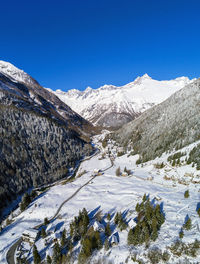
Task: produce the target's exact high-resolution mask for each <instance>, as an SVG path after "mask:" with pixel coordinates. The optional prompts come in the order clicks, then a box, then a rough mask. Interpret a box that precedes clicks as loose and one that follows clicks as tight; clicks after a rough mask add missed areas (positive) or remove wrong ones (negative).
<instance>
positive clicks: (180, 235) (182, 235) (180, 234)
mask: <svg viewBox="0 0 200 264" xmlns="http://www.w3.org/2000/svg"><path fill="white" fill-rule="evenodd" d="M183 237H184V232H183V229H181V231H180V232H179V238H181V239H182V238H183Z"/></svg>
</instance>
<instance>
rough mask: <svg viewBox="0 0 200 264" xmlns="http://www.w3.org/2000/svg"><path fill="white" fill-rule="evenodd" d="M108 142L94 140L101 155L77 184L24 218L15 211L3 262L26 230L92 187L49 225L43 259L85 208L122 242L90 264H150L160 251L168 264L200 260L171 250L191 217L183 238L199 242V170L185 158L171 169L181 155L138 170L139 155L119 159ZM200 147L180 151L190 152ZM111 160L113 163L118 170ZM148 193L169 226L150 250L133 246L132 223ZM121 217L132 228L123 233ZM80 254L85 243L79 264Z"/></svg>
mask: <svg viewBox="0 0 200 264" xmlns="http://www.w3.org/2000/svg"><path fill="white" fill-rule="evenodd" d="M103 138H104V135H100V136H97V137H96V138H95V139H94V143H95V144H96V146H98V147H99V149H100V153H98V154H97V155H95V156H93V157H92V158H91V159H89V160H86V161H83V162H82V163H81V165H80V167H79V170H78V172H77V173H76V175H77V177H76V178H75V179H74V180H73V181H71V182H66V181H64V182H63V183H60V184H58V185H55V186H53V187H51V188H50V189H48V190H46V191H44V192H43V193H42V194H40V195H39V196H38V197H37V198H36V199H35V200H34V201H33V202H32V203H31V204H30V205H29V206H28V208H27V209H26V210H25V211H24V212H22V213H20V210H19V209H17V210H16V211H14V212H13V215H12V216H10V218H9V219H10V220H11V218H12V220H11V221H12V223H11V224H9V225H8V226H7V227H5V228H3V230H2V233H1V236H0V263H6V253H7V251H8V250H9V248H10V247H11V246H12V244H14V243H15V242H16V241H17V240H18V239H19V238H20V237H21V236H22V233H23V232H24V231H25V230H26V229H28V228H30V227H35V226H37V225H38V224H41V223H42V222H43V221H44V218H45V217H47V218H48V219H50V218H51V217H52V216H53V215H54V214H55V213H56V211H57V209H58V208H59V206H60V204H62V202H63V201H64V200H66V199H67V198H68V197H70V196H71V195H72V194H73V193H75V192H76V191H77V190H78V189H79V188H80V187H81V186H83V185H84V184H85V183H87V182H88V184H87V185H86V186H84V187H83V188H82V189H81V190H80V191H79V192H78V193H77V194H76V195H75V196H74V197H73V198H72V199H70V200H69V201H68V202H67V203H65V204H64V205H63V207H62V208H61V210H60V212H59V215H58V217H57V218H56V219H54V220H52V222H51V223H50V224H49V225H48V226H47V229H48V230H50V229H51V230H54V231H53V232H50V231H48V232H49V233H48V232H47V237H46V240H48V241H49V242H47V243H46V244H45V239H43V238H42V237H40V238H39V239H38V240H37V241H36V246H37V249H38V251H39V254H40V255H41V257H42V259H45V258H46V255H50V256H51V255H52V254H53V245H54V243H55V234H57V240H58V241H60V238H59V235H60V234H61V231H63V230H64V228H65V229H66V231H67V232H66V233H67V237H68V238H69V237H70V223H71V221H72V220H73V218H74V216H77V215H78V214H79V211H80V210H82V209H83V208H86V209H87V211H88V213H89V217H90V219H92V217H94V216H95V215H97V214H99V215H100V216H101V223H102V224H103V225H104V226H105V225H106V223H107V222H110V227H111V234H110V236H109V237H108V239H111V238H112V236H113V235H114V234H115V235H116V234H117V237H118V241H117V243H115V244H113V245H112V246H110V248H109V249H107V250H106V249H105V247H104V246H103V247H102V249H100V250H98V251H94V252H93V254H92V257H91V259H90V262H89V263H97V262H98V261H100V260H101V261H102V263H114V264H120V263H134V261H133V259H135V261H136V262H135V263H138V261H139V260H141V261H142V260H143V262H140V263H151V262H150V260H149V258H148V252H150V251H151V250H152V249H155V248H156V247H157V248H159V250H162V251H163V252H164V251H165V250H166V251H167V252H168V253H169V256H170V259H169V260H168V262H167V263H180V262H179V261H182V262H181V263H186V262H184V261H186V260H185V259H188V262H187V263H197V262H199V261H200V256H199V254H197V255H195V256H193V257H192V256H191V254H189V253H187V252H186V253H187V254H186V253H185V252H183V253H182V254H180V256H178V255H176V254H175V253H174V254H173V252H172V251H173V250H172V249H170V246H172V244H173V243H175V242H176V241H177V239H179V233H180V231H181V229H182V227H183V225H184V222H185V220H186V219H187V217H190V219H191V222H192V227H191V229H190V230H184V237H183V238H182V239H181V241H183V242H184V243H186V244H188V243H192V242H194V241H195V239H199V237H200V233H199V232H200V231H199V225H200V218H199V216H198V214H197V209H198V208H199V202H200V192H199V191H200V189H199V183H200V173H199V171H198V170H196V168H195V167H192V165H191V164H190V165H187V164H185V158H186V155H185V156H183V157H181V164H180V165H175V166H172V165H171V164H170V163H169V162H168V161H167V158H168V156H169V155H171V154H173V153H175V152H176V151H174V152H173V153H168V154H166V153H165V154H163V155H162V156H161V157H160V158H157V159H155V160H153V161H149V162H147V163H144V164H140V165H136V160H137V159H138V155H135V156H131V155H129V154H125V155H122V156H120V157H118V156H117V152H116V151H115V147H114V146H113V144H112V143H110V144H108V145H107V147H106V148H103V147H102V144H101V141H102V139H103ZM197 143H198V142H197ZM197 143H194V144H192V145H190V146H188V147H186V148H184V149H183V150H181V151H182V152H186V153H189V151H190V150H191V149H192V148H193V147H194V145H195V144H197ZM109 153H110V154H109ZM110 158H111V159H114V161H113V166H112V163H111V160H110ZM161 163H163V164H164V166H163V167H162V168H159V166H158V164H161ZM119 167H120V169H121V172H122V173H121V175H120V176H116V170H117V168H119ZM125 167H126V168H127V170H131V172H130V173H129V174H130V175H128V174H127V173H124V172H123V171H124V168H125ZM99 170H101V172H100V171H99ZM104 170H105V171H104ZM98 171H99V175H98V176H96V177H95V178H93V179H92V176H94V174H95V173H96V174H98V173H97V172H98ZM83 172H84V173H83ZM80 175H81V176H80ZM186 190H189V197H188V198H184V193H185V191H186ZM145 193H146V195H149V199H150V201H151V202H153V203H158V204H160V205H161V206H162V210H163V212H164V215H165V222H164V224H163V225H162V226H161V228H160V230H159V232H158V238H157V239H156V241H151V242H150V243H149V245H148V247H145V245H144V244H143V245H138V246H132V245H128V244H127V236H128V232H129V230H130V225H129V223H131V222H132V219H135V218H136V216H137V212H136V210H135V207H136V204H137V203H138V202H139V203H140V202H142V198H143V195H144V194H145ZM117 212H121V213H122V215H123V218H124V221H125V223H126V224H127V226H126V228H125V229H124V230H122V231H121V230H120V228H118V227H117V226H116V225H115V223H114V218H115V214H116V213H117ZM108 213H109V214H110V215H111V219H110V220H108V219H107V214H108ZM15 215H16V216H15ZM101 238H102V241H105V234H104V233H103V232H102V233H101ZM25 249H26V250H27V251H24V252H25V253H24V256H26V257H27V259H28V260H29V261H33V258H32V251H31V250H30V249H31V248H30V246H29V245H28V243H24V242H23V250H25ZM80 249H81V244H80V242H78V243H76V244H75V245H74V247H73V249H72V252H71V261H72V263H78V260H77V259H78V254H79V253H80ZM29 250H30V251H29ZM27 252H28V253H27ZM161 262H162V261H161ZM163 263H164V262H163Z"/></svg>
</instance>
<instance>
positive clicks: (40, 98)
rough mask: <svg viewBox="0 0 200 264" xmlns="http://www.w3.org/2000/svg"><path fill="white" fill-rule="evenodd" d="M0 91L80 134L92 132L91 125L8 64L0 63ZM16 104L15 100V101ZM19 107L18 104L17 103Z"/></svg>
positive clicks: (23, 73)
mask: <svg viewBox="0 0 200 264" xmlns="http://www.w3.org/2000/svg"><path fill="white" fill-rule="evenodd" d="M0 91H7V93H10V94H13V95H15V96H18V99H19V98H20V100H19V101H20V104H22V102H21V100H23V102H24V99H25V100H26V104H27V100H28V102H29V104H30V105H31V107H35V108H37V111H39V109H40V110H41V112H42V113H45V114H48V115H49V114H50V115H51V116H52V117H53V118H54V119H57V120H59V121H61V122H64V123H65V125H67V126H68V127H69V128H72V129H74V130H76V131H78V133H80V134H84V135H86V134H87V133H88V132H90V133H91V132H92V131H93V127H92V125H91V124H90V123H89V122H88V121H86V120H85V119H84V118H82V117H81V116H80V115H79V114H77V113H76V112H74V111H73V110H72V109H71V108H70V107H69V106H68V105H66V104H65V103H64V102H63V101H61V100H60V99H59V98H58V97H57V96H56V95H55V94H53V93H51V92H49V91H47V90H46V89H44V88H43V87H42V86H41V85H40V84H39V83H38V82H37V81H36V80H35V79H33V78H32V77H31V76H30V75H29V74H27V73H25V72H24V71H23V70H20V69H18V68H17V67H15V66H14V65H12V64H11V63H9V62H5V61H0ZM15 104H16V99H15ZM18 105H19V103H18Z"/></svg>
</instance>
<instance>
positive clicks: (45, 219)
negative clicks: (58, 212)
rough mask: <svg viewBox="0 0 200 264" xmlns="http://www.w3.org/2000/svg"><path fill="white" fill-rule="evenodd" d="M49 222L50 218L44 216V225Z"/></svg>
mask: <svg viewBox="0 0 200 264" xmlns="http://www.w3.org/2000/svg"><path fill="white" fill-rule="evenodd" d="M48 224H49V220H48V218H47V217H45V218H44V225H45V226H47V225H48Z"/></svg>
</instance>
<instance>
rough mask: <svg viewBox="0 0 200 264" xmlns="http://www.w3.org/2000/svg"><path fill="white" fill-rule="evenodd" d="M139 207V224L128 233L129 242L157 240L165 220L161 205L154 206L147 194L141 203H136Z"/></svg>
mask: <svg viewBox="0 0 200 264" xmlns="http://www.w3.org/2000/svg"><path fill="white" fill-rule="evenodd" d="M136 208H137V213H138V216H137V221H138V222H137V225H136V226H135V227H134V229H131V230H130V231H129V233H128V239H127V240H128V244H129V245H131V244H133V245H139V244H143V243H145V244H146V245H147V244H148V243H149V241H150V240H153V241H155V240H156V239H157V237H158V231H159V230H160V227H161V225H162V224H163V223H164V221H165V217H164V215H163V213H162V211H161V208H160V205H159V204H157V205H156V206H153V205H152V204H151V203H150V201H149V199H147V197H146V195H144V196H143V201H142V203H141V204H137V205H136Z"/></svg>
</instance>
